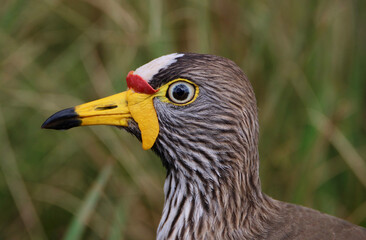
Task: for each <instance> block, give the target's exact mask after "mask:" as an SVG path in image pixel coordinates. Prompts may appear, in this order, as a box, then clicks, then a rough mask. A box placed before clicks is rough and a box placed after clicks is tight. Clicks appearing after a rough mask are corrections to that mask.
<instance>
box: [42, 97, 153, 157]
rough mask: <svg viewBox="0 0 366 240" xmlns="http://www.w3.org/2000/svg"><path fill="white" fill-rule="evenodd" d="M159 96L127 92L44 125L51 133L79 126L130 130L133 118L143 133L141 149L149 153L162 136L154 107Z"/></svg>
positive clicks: (59, 114) (67, 112)
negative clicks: (52, 130) (100, 126)
mask: <svg viewBox="0 0 366 240" xmlns="http://www.w3.org/2000/svg"><path fill="white" fill-rule="evenodd" d="M156 95H158V93H154V94H145V93H135V92H134V91H132V90H127V91H125V92H121V93H118V94H115V95H112V96H109V97H106V98H102V99H99V100H95V101H92V102H88V103H84V104H81V105H78V106H76V107H73V108H67V109H64V110H62V111H59V112H57V113H55V114H53V115H52V116H51V117H49V118H48V119H47V120H46V121H45V122H44V123H43V125H42V128H48V129H57V130H61V129H69V128H73V127H77V126H89V125H113V126H124V127H127V126H128V122H129V120H131V119H132V118H133V119H134V120H135V121H136V122H137V123H138V126H139V129H140V131H141V138H142V148H143V149H145V150H147V149H150V148H151V147H152V146H153V145H154V143H155V140H156V138H157V137H158V134H159V122H158V118H157V115H156V111H155V108H154V104H153V98H154V97H155V96H156Z"/></svg>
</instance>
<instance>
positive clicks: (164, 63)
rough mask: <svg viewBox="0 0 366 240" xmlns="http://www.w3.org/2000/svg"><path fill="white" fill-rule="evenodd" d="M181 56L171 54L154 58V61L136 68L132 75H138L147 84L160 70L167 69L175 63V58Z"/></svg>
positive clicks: (180, 55)
mask: <svg viewBox="0 0 366 240" xmlns="http://www.w3.org/2000/svg"><path fill="white" fill-rule="evenodd" d="M183 55H184V54H183V53H172V54H169V55H164V56H161V57H158V58H155V59H154V60H152V61H150V62H148V63H146V64H145V65H142V66H141V67H139V68H137V69H136V71H135V72H134V74H137V75H139V76H140V77H142V78H143V79H144V80H145V81H147V82H149V81H150V80H151V79H152V78H153V77H154V75H155V74H157V73H158V72H159V71H160V70H161V69H165V68H167V67H169V66H170V65H171V64H173V63H175V62H176V61H177V58H180V57H183Z"/></svg>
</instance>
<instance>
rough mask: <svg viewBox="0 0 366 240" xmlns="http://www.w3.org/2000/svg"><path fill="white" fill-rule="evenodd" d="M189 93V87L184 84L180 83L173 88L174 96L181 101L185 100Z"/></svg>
mask: <svg viewBox="0 0 366 240" xmlns="http://www.w3.org/2000/svg"><path fill="white" fill-rule="evenodd" d="M188 95H189V89H188V87H187V86H186V85H184V84H179V85H178V86H176V87H174V89H173V97H174V98H175V99H177V100H179V101H183V100H185V99H186V98H187V97H188Z"/></svg>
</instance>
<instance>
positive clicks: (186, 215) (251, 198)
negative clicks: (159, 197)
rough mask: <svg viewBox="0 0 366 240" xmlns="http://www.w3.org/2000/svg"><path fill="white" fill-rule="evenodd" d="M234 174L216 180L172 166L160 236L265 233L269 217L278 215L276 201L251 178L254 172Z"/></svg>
mask: <svg viewBox="0 0 366 240" xmlns="http://www.w3.org/2000/svg"><path fill="white" fill-rule="evenodd" d="M231 174H234V175H236V176H231V177H228V176H222V177H221V178H220V179H219V181H217V182H216V181H215V180H211V181H204V179H203V178H199V177H198V178H195V177H192V178H189V177H187V176H186V175H185V174H183V173H181V172H179V171H174V170H169V171H168V174H167V178H166V181H165V185H164V192H165V204H164V209H163V214H162V217H161V220H160V224H159V227H158V232H157V239H178V238H179V239H227V238H229V239H252V238H253V237H255V236H259V235H263V233H265V232H266V230H267V228H268V220H269V219H273V217H274V216H275V215H276V211H277V206H276V203H275V202H274V200H272V199H271V198H269V197H267V196H266V195H264V194H262V192H261V190H260V184H259V183H256V184H253V182H250V181H253V179H250V178H251V177H250V176H246V175H245V173H243V172H239V171H238V172H231ZM234 179H237V180H234ZM258 181H259V179H258ZM248 185H251V186H250V187H251V189H248Z"/></svg>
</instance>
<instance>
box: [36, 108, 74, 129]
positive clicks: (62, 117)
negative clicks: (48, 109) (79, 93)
mask: <svg viewBox="0 0 366 240" xmlns="http://www.w3.org/2000/svg"><path fill="white" fill-rule="evenodd" d="M80 125H81V120H80V118H79V115H78V114H77V113H76V112H75V108H67V109H64V110H61V111H59V112H57V113H55V114H53V115H52V116H51V117H49V118H48V119H47V120H46V121H45V122H44V123H43V124H42V126H41V128H44V129H56V130H66V129H70V128H73V127H77V126H80Z"/></svg>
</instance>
